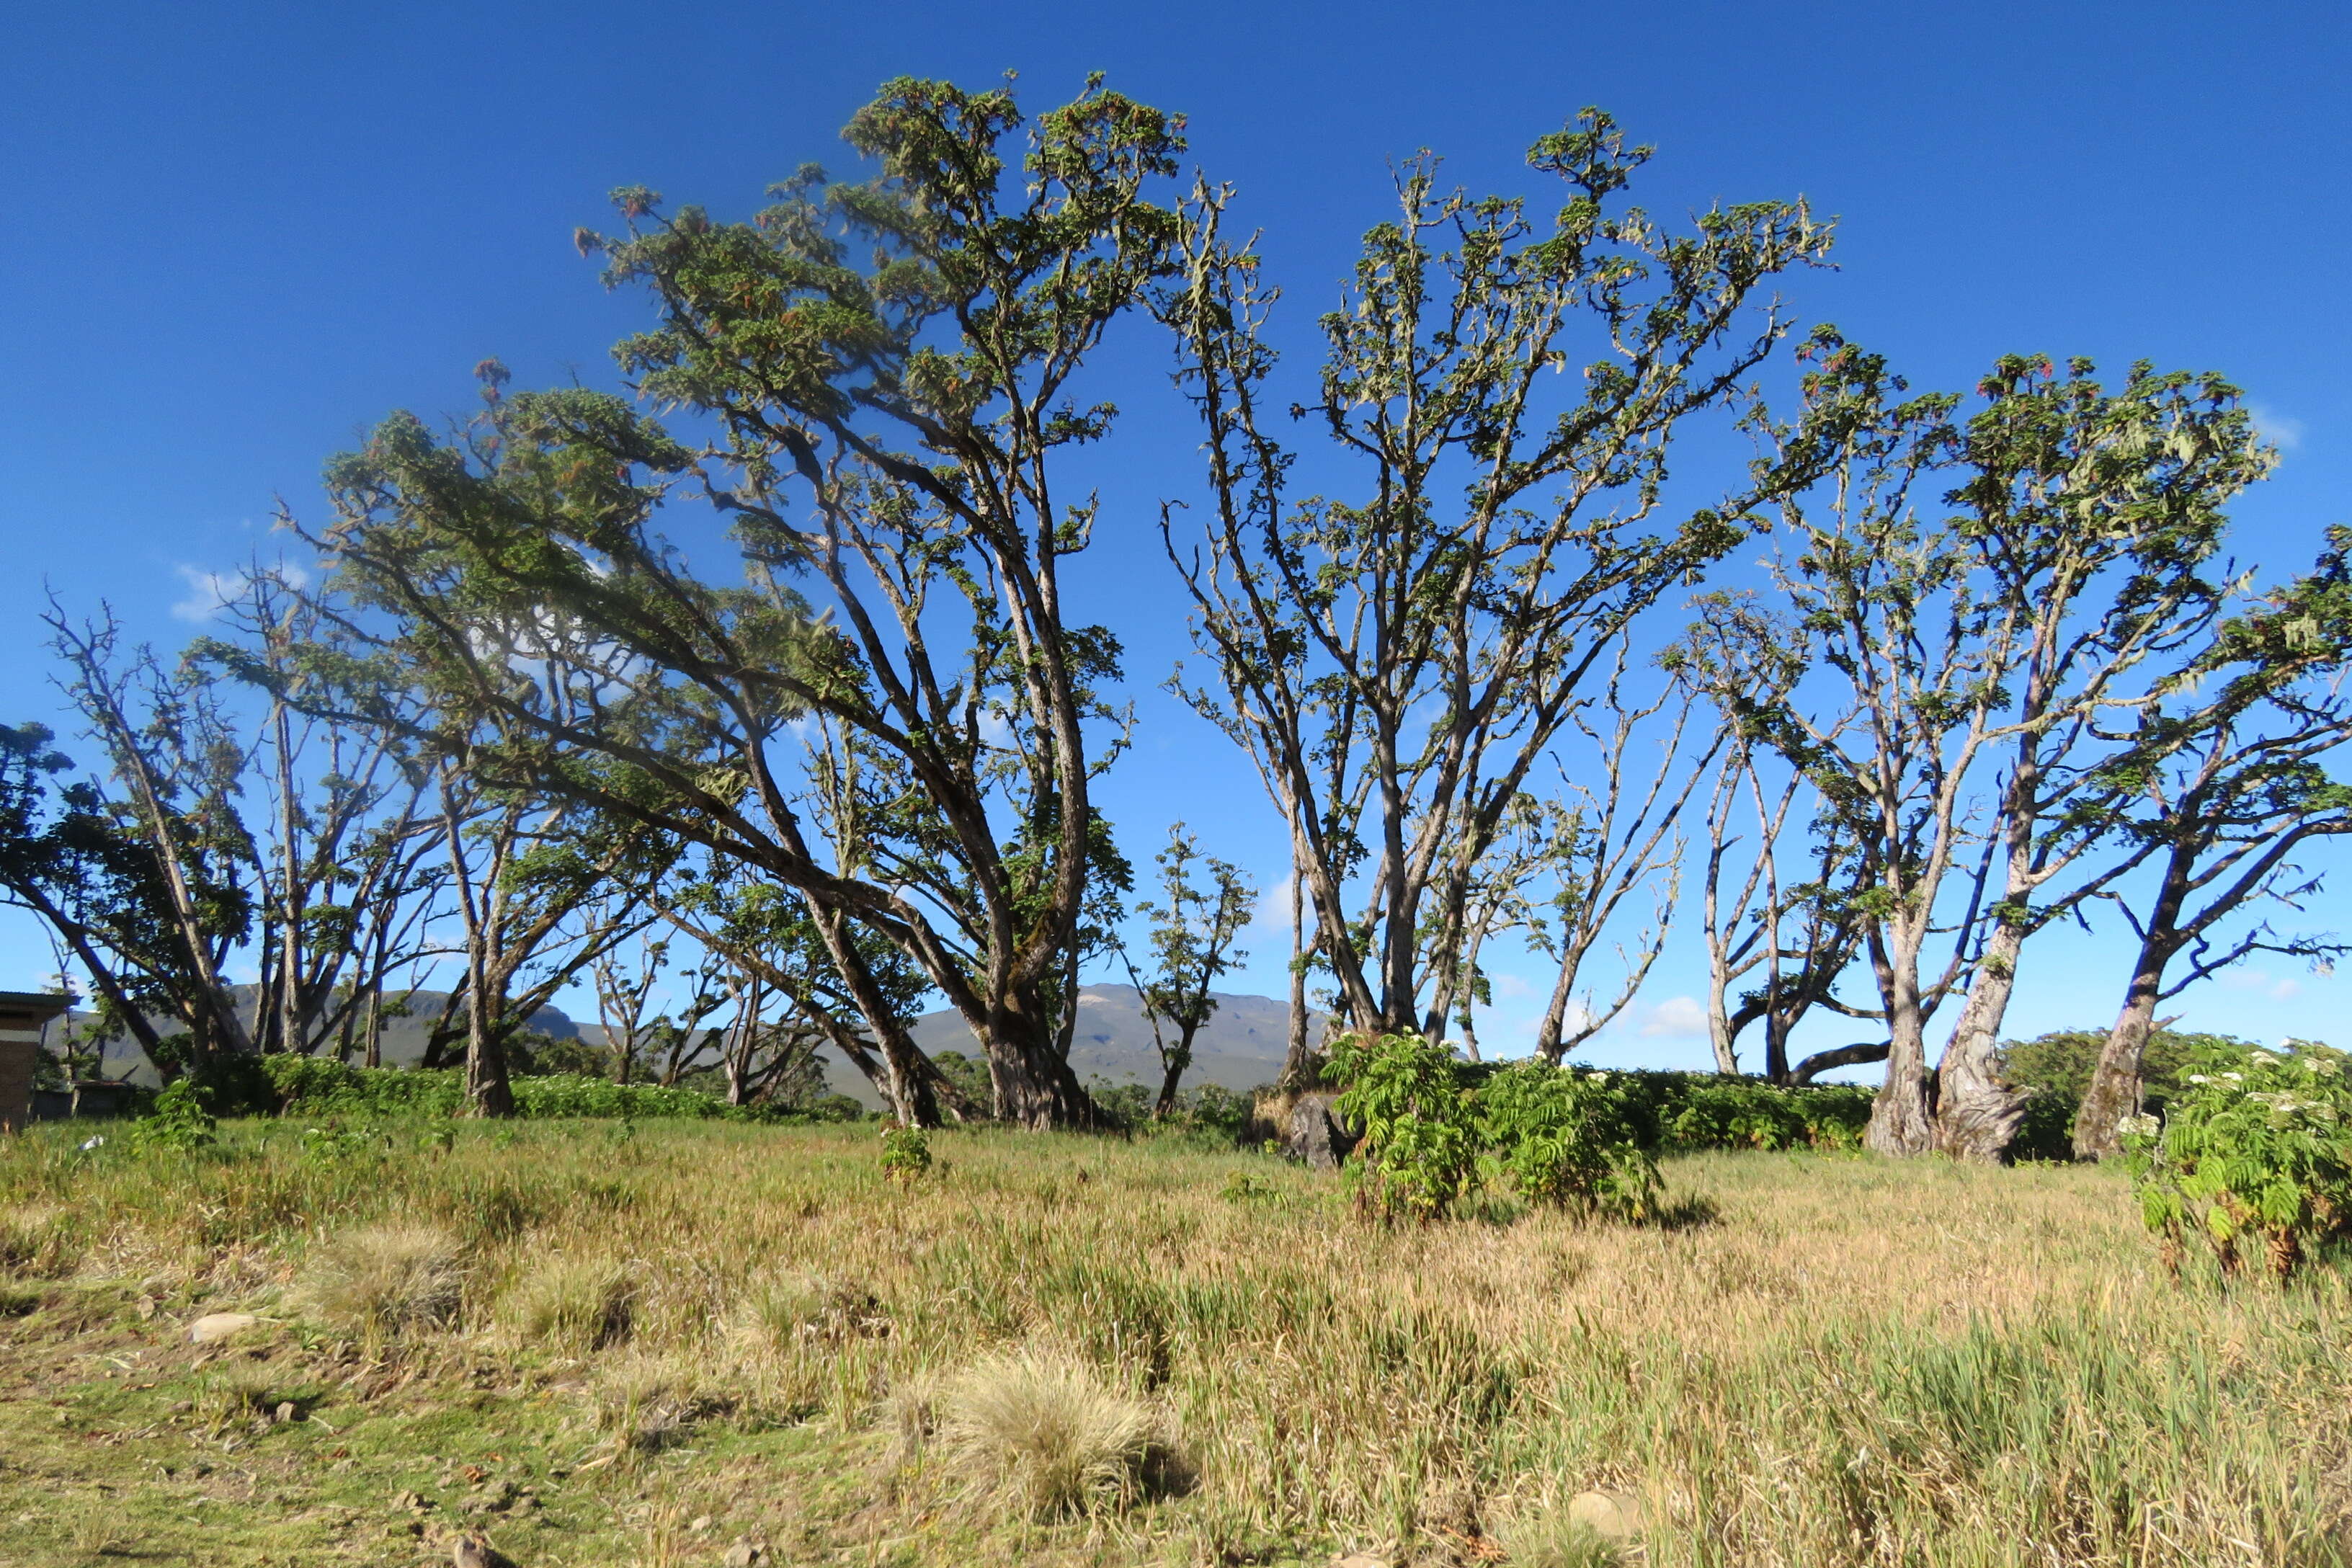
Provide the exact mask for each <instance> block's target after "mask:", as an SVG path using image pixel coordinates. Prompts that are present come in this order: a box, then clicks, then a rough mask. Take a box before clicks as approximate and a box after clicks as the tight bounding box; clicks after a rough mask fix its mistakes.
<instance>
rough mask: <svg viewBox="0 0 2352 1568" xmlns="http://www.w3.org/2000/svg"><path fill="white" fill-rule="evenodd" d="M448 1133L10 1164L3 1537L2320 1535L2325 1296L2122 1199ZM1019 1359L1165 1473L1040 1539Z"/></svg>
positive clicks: (410, 1542) (844, 1137) (923, 1547)
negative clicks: (2205, 1261)
mask: <svg viewBox="0 0 2352 1568" xmlns="http://www.w3.org/2000/svg"><path fill="white" fill-rule="evenodd" d="M442 1129H443V1130H442V1131H436V1130H434V1129H429V1128H426V1127H425V1126H423V1125H422V1124H419V1125H417V1126H415V1127H406V1126H404V1125H403V1124H400V1123H393V1124H390V1126H389V1128H388V1131H387V1133H386V1135H385V1136H383V1137H381V1138H375V1139H371V1140H355V1141H349V1142H336V1143H333V1144H331V1145H321V1144H320V1142H319V1141H317V1140H313V1141H312V1142H311V1145H310V1147H309V1148H308V1149H306V1148H305V1147H304V1145H303V1142H302V1140H301V1135H300V1134H301V1130H300V1128H299V1127H298V1126H293V1125H289V1124H279V1123H268V1122H232V1123H228V1124H226V1125H225V1126H224V1128H223V1130H222V1139H221V1142H220V1144H219V1146H218V1147H217V1148H215V1149H213V1150H209V1151H202V1152H194V1153H186V1154H181V1153H173V1152H164V1151H155V1152H145V1153H137V1154H133V1153H129V1152H122V1151H121V1150H119V1149H117V1148H116V1147H115V1146H113V1145H110V1146H108V1147H106V1148H102V1149H100V1151H98V1152H97V1153H96V1155H95V1156H90V1157H86V1156H82V1155H79V1154H77V1153H76V1152H74V1149H73V1137H72V1134H71V1133H69V1132H68V1131H65V1130H62V1129H55V1128H41V1129H37V1130H36V1131H34V1132H33V1133H32V1134H30V1135H27V1136H26V1137H23V1138H20V1139H17V1140H14V1141H11V1142H8V1143H6V1144H5V1145H0V1258H4V1259H5V1267H0V1301H5V1306H6V1310H5V1311H0V1543H5V1544H0V1560H5V1561H6V1562H7V1563H10V1564H12V1568H13V1565H14V1564H17V1563H22V1564H25V1565H26V1568H48V1565H51V1564H65V1563H112V1562H125V1563H128V1562H146V1563H204V1564H214V1563H217V1564H223V1565H228V1564H236V1565H238V1568H244V1565H247V1564H264V1563H268V1564H281V1565H289V1568H290V1565H293V1564H298V1563H299V1564H304V1565H309V1564H315V1563H354V1564H358V1563H370V1564H373V1563H419V1564H421V1563H427V1562H446V1561H447V1560H448V1549H447V1545H446V1533H447V1532H448V1531H451V1530H452V1529H455V1528H458V1527H464V1526H476V1525H478V1526H481V1527H483V1528H485V1529H486V1530H487V1532H488V1535H489V1537H490V1539H491V1540H492V1542H494V1543H495V1544H496V1545H497V1546H498V1547H499V1549H500V1550H502V1551H504V1552H507V1553H508V1554H509V1556H511V1557H512V1558H513V1559H514V1560H515V1561H516V1562H517V1563H521V1564H524V1565H525V1568H541V1565H542V1564H573V1565H580V1568H586V1565H591V1564H615V1565H617V1564H669V1563H679V1564H685V1563H714V1564H715V1563H717V1562H718V1561H719V1557H720V1556H721V1554H722V1553H723V1552H724V1551H725V1549H726V1546H727V1545H728V1543H729V1542H732V1541H734V1540H736V1539H738V1538H750V1539H756V1540H762V1541H764V1542H767V1544H768V1546H769V1548H770V1550H771V1552H772V1556H773V1560H775V1561H777V1562H780V1563H860V1564H869V1565H879V1564H917V1563H924V1564H928V1563H1005V1564H1012V1563H1023V1564H1029V1563H1041V1564H1052V1563H1071V1564H1075V1563H1134V1564H1146V1563H1149V1564H1161V1563H1168V1564H1178V1563H1181V1564H1212V1563H1216V1564H1223V1563H1269V1564H1271V1563H1314V1564H1318V1565H1319V1564H1322V1563H1328V1561H1329V1560H1330V1559H1331V1557H1332V1556H1334V1555H1335V1554H1337V1553H1339V1552H1365V1553H1368V1554H1370V1555H1372V1556H1374V1557H1375V1558H1376V1559H1378V1560H1381V1561H1384V1562H1391V1563H1400V1564H1402V1563H1424V1564H1440V1563H1495V1562H1505V1561H1517V1562H1520V1563H1538V1562H1563V1563H1564V1562H1570V1561H1579V1562H1581V1561H1591V1562H1594V1563H1601V1562H1606V1561H1608V1560H1609V1549H1608V1548H1606V1547H1605V1546H1603V1545H1602V1544H1601V1542H1598V1541H1597V1539H1594V1538H1590V1537H1588V1536H1586V1535H1585V1534H1583V1533H1582V1532H1581V1531H1576V1530H1572V1529H1570V1528H1569V1527H1568V1525H1567V1514H1568V1510H1569V1506H1570V1500H1572V1499H1573V1498H1574V1497H1575V1496H1576V1495H1577V1494H1579V1493H1580V1492H1584V1491H1589V1490H1602V1491H1607V1492H1610V1493H1612V1495H1615V1496H1619V1497H1626V1498H1632V1499H1637V1500H1639V1502H1640V1510H1639V1511H1640V1512H1641V1514H1642V1516H1643V1519H1644V1521H1645V1524H1644V1529H1643V1535H1642V1537H1641V1538H1640V1541H1639V1542H1638V1551H1636V1552H1624V1553H1622V1554H1621V1555H1622V1561H1624V1562H1627V1563H1633V1562H1640V1563H1646V1564H1653V1565H1669V1564H1691V1565H1697V1564H1725V1565H1729V1564H1743V1565H1744V1564H1751V1563H1757V1564H1787V1565H1789V1568H1814V1565H1817V1564H1827V1565H1835V1564H1848V1563H1852V1564H1872V1565H1876V1564H1890V1565H1893V1564H1918V1565H1920V1568H1930V1565H1932V1568H1970V1565H1975V1564H1988V1565H1989V1564H1996V1563H1998V1564H2009V1563H2016V1564H2075V1563H2084V1564H2100V1563H2167V1564H2173V1563H2177V1564H2183V1565H2186V1564H2199V1565H2204V1564H2224V1563H2246V1564H2255V1563H2262V1564H2270V1563H2338V1562H2342V1561H2344V1560H2345V1557H2346V1552H2345V1549H2344V1536H2343V1533H2342V1532H2343V1529H2344V1523H2345V1519H2346V1514H2347V1460H2352V1357H2347V1350H2348V1349H2352V1346H2347V1325H2352V1291H2347V1283H2346V1280H2345V1278H2344V1276H2343V1275H2342V1273H2341V1272H2339V1271H2337V1270H2334V1269H2325V1270H2320V1271H2317V1272H2315V1275H2314V1276H2313V1277H2312V1278H2311V1279H2309V1280H2308V1281H2307V1282H2305V1283H2300V1284H2298V1285H2296V1286H2294V1287H2293V1288H2290V1289H2284V1290H2282V1289H2276V1288H2273V1287H2270V1286H2242V1287H2239V1288H2236V1289H2232V1290H2231V1291H2228V1292H2224V1291H2222V1290H2221V1289H2214V1288H2204V1287H2191V1288H2187V1289H2182V1288H2177V1287H2174V1286H2172V1285H2170V1284H2169V1283H2168V1282H2167V1281H2165V1280H2164V1279H2162V1277H2161V1276H2160V1274H2159V1273H2158V1271H2157V1270H2156V1269H2155V1268H2153V1261H2152V1253H2151V1250H2150V1248H2149V1247H2148V1244H2147V1240H2146V1238H2145V1237H2143V1236H2142V1235H2141V1234H2140V1233H2139V1230H2138V1226H2137V1218H2136V1216H2135V1212H2134V1210H2133V1207H2132V1205H2131V1203H2130V1201H2129V1196H2128V1194H2127V1193H2126V1190H2125V1187H2124V1185H2123V1183H2122V1182H2121V1180H2120V1178H2119V1177H2118V1176H2116V1174H2115V1173H2112V1172H2107V1171H2101V1170H2096V1169H2090V1168H2079V1169H2078V1168H2058V1167H2029V1168H2021V1169H2017V1170H2011V1171H1987V1170H1978V1169H1972V1168H1962V1167H1956V1166H1952V1165H1949V1164H1946V1163H1937V1162H1922V1163H1910V1164H1891V1163H1881V1162H1877V1161H1874V1160H1868V1159H1864V1158H1859V1157H1844V1156H1824V1155H1812V1154H1739V1155H1708V1156H1697V1157H1691V1158H1685V1159H1679V1160H1675V1161H1671V1162H1669V1163H1668V1165H1667V1177H1668V1182H1669V1185H1670V1189H1671V1194H1672V1196H1673V1197H1674V1198H1675V1199H1678V1200H1684V1201H1683V1203H1682V1205H1681V1207H1680V1208H1679V1210H1678V1212H1681V1213H1684V1214H1685V1215H1705V1214H1706V1213H1708V1212H1710V1210H1711V1212H1712V1214H1713V1215H1714V1217H1713V1218H1712V1220H1710V1221H1706V1222H1705V1223H1697V1224H1692V1225H1688V1226H1683V1227H1681V1228H1645V1229H1628V1228H1623V1227H1601V1226H1593V1227H1579V1226H1575V1225H1572V1224H1570V1223H1569V1222H1567V1221H1565V1220H1562V1219H1559V1218H1557V1217H1554V1216H1550V1215H1516V1214H1514V1213H1512V1212H1511V1211H1509V1210H1508V1209H1507V1208H1492V1207H1490V1208H1489V1209H1488V1210H1486V1211H1484V1212H1483V1214H1482V1217H1480V1218H1478V1219H1475V1220H1468V1221H1463V1222H1459V1223H1455V1224H1453V1225H1447V1226H1433V1227H1430V1228H1427V1229H1414V1228H1411V1227H1404V1228H1400V1229H1396V1230H1381V1229H1377V1228H1371V1227H1367V1226H1361V1225H1359V1224H1357V1223H1355V1222H1354V1221H1352V1220H1351V1219H1350V1218H1349V1215H1348V1209H1347V1205H1346V1202H1345V1197H1344V1193H1343V1190H1342V1188H1341V1187H1340V1185H1339V1183H1338V1182H1337V1181H1336V1180H1334V1179H1331V1178H1328V1177H1318V1176H1316V1175H1313V1174H1311V1173H1307V1172H1305V1171H1301V1170H1296V1169H1293V1168H1290V1167H1287V1166H1285V1165H1282V1164H1280V1163H1276V1162H1273V1161H1270V1160H1267V1159H1265V1158H1263V1157H1261V1156H1255V1155H1244V1154H1234V1153H1226V1152H1213V1151H1210V1150H1207V1149H1203V1148H1200V1147H1188V1146H1185V1145H1184V1144H1182V1143H1181V1142H1174V1141H1169V1142H1133V1143H1123V1142H1114V1141H1102V1140H1088V1139H1080V1138H1061V1137H1039V1136H1034V1135H1024V1134H1013V1133H1001V1132H967V1133H950V1134H938V1135H935V1136H934V1138H933V1142H932V1149H933V1152H934V1155H935V1157H936V1160H937V1164H936V1166H935V1168H934V1170H933V1171H932V1173H929V1174H928V1175H926V1176H924V1177H922V1178H921V1179H919V1180H918V1181H915V1182H913V1183H911V1184H894V1183H892V1182H891V1181H889V1180H888V1179H887V1178H886V1176H885V1175H884V1173H883V1172H882V1171H881V1169H880V1167H879V1160H878V1149H877V1140H876V1139H875V1136H874V1133H873V1131H872V1129H870V1128H859V1127H854V1126H850V1127H787V1128H772V1127H761V1126H753V1125H742V1124H737V1123H725V1122H698V1123H683V1122H672V1123H660V1124H641V1125H638V1126H636V1127H635V1128H634V1129H631V1128H627V1127H625V1126H595V1125H583V1124H579V1123H570V1124H565V1123H556V1122H545V1123H530V1124H527V1125H523V1126H520V1127H513V1128H498V1129H491V1128H484V1127H479V1126H474V1125H460V1126H459V1127H458V1128H457V1131H456V1136H455V1137H454V1139H449V1138H446V1136H445V1135H444V1132H445V1131H446V1123H445V1124H442ZM1701 1198H1703V1199H1705V1200H1706V1202H1705V1203H1704V1204H1701V1203H1696V1202H1692V1201H1690V1200H1696V1199H1701ZM419 1281H422V1283H419ZM355 1282H356V1283H355ZM386 1302H389V1303H391V1305H389V1306H387V1305H384V1303H386ZM416 1302H423V1303H425V1306H415V1305H413V1304H414V1303H416ZM428 1308H429V1310H427V1309H428ZM226 1310H241V1311H249V1312H253V1313H255V1314H257V1316H259V1317H260V1318H261V1319H262V1320H263V1321H262V1322H261V1323H259V1324H258V1325H257V1327H255V1328H254V1329H252V1330H248V1331H246V1332H245V1333H244V1334H242V1335H239V1336H237V1337H236V1339H233V1340H231V1341H229V1342H225V1343H224V1344H220V1345H213V1346H194V1345H190V1344H188V1343H187V1342H186V1336H185V1325H186V1324H187V1323H188V1322H189V1321H192V1320H194V1318H196V1317H198V1316H201V1315H203V1314H205V1313H207V1312H214V1311H226ZM1010 1365H1022V1366H1028V1367H1033V1368H1034V1367H1038V1366H1043V1367H1047V1368H1062V1369H1075V1370H1074V1373H1073V1374H1072V1376H1070V1377H1064V1376H1063V1374H1062V1373H1058V1372H1057V1373H1052V1374H1051V1375H1044V1376H1039V1375H1031V1382H1032V1383H1034V1384H1042V1385H1044V1386H1045V1387H1046V1388H1047V1390H1048V1392H1050V1391H1051V1390H1052V1389H1053V1388H1056V1387H1060V1386H1062V1385H1063V1384H1072V1385H1073V1386H1083V1388H1084V1389H1085V1390H1086V1391H1087V1393H1086V1397H1087V1399H1089V1400H1095V1401H1097V1402H1099V1403H1102V1404H1103V1405H1104V1408H1106V1409H1109V1410H1111V1411H1113V1412H1114V1414H1117V1415H1118V1420H1117V1421H1116V1422H1113V1423H1112V1425H1114V1426H1118V1427H1119V1431H1120V1432H1121V1433H1126V1434H1129V1436H1122V1437H1121V1438H1120V1441H1122V1442H1130V1441H1131V1432H1130V1428H1131V1429H1132V1430H1133V1431H1140V1430H1141V1429H1142V1425H1141V1424H1143V1423H1146V1422H1147V1420H1148V1425H1149V1426H1150V1431H1151V1432H1152V1434H1153V1436H1152V1438H1151V1443H1152V1444H1153V1445H1156V1446H1158V1447H1164V1448H1165V1449H1166V1450H1167V1454H1166V1458H1168V1459H1169V1461H1170V1462H1169V1463H1168V1464H1166V1465H1165V1466H1164V1467H1161V1468H1159V1469H1156V1470H1154V1471H1153V1472H1152V1474H1151V1476H1150V1478H1149V1481H1150V1484H1144V1481H1143V1480H1141V1479H1139V1480H1137V1481H1135V1483H1134V1484H1129V1483H1128V1482H1127V1481H1125V1480H1118V1481H1117V1484H1112V1482H1111V1481H1103V1482H1101V1483H1100V1484H1097V1482H1096V1481H1095V1480H1088V1481H1087V1483H1086V1487H1085V1488H1084V1489H1083V1490H1084V1494H1085V1495H1084V1500H1083V1506H1080V1505H1079V1504H1078V1503H1075V1502H1073V1503H1069V1504H1068V1505H1067V1506H1063V1505H1062V1504H1061V1503H1060V1502H1057V1503H1056V1505H1055V1506H1052V1507H1045V1506H1040V1504H1039V1500H1038V1493H1037V1485H1038V1483H1037V1481H1036V1479H1035V1477H1036V1475H1037V1474H1038V1473H1040V1472H1039V1471H1038V1470H1037V1468H1035V1467H1034V1466H1032V1467H1031V1468H1029V1469H1028V1470H1026V1471H1023V1470H1022V1468H1021V1462H1020V1461H1019V1457H1018V1456H1017V1455H1015V1454H1012V1453H1007V1454H1005V1455H1002V1456H999V1458H1001V1459H1002V1460H1003V1463H1001V1464H997V1465H992V1464H991V1463H989V1462H988V1456H987V1454H986V1453H984V1452H975V1451H974V1449H973V1447H972V1446H973V1445H974V1444H984V1443H985V1442H986V1441H988V1439H987V1438H986V1437H985V1435H984V1433H985V1430H986V1429H988V1424H987V1423H978V1422H975V1421H974V1420H972V1419H971V1418H970V1417H969V1415H967V1416H966V1417H964V1418H963V1419H962V1421H961V1425H959V1424H958V1421H957V1418H956V1414H955V1413H956V1411H957V1410H959V1409H963V1410H967V1411H968V1410H969V1409H970V1408H971V1404H970V1402H971V1399H972V1398H973V1397H974V1396H973V1394H972V1392H971V1378H972V1377H973V1376H974V1375H975V1369H985V1368H986V1367H989V1366H1010ZM959 1400H961V1401H964V1402H965V1403H964V1404H963V1405H958V1404H957V1401H959ZM287 1405H291V1406H292V1409H291V1410H290V1411H289V1412H288V1414H289V1415H291V1417H292V1418H291V1419H288V1420H283V1421H280V1420H278V1419H276V1417H277V1415H278V1412H279V1410H280V1409H281V1407H284V1406H287ZM935 1408H936V1410H937V1411H938V1412H939V1414H938V1415H937V1416H936V1417H934V1416H933V1415H930V1414H928V1413H929V1412H931V1411H933V1410H934V1409H935ZM1130 1414H1131V1415H1132V1417H1133V1418H1132V1419H1129V1415H1130ZM1053 1416H1054V1412H1053V1411H1052V1410H1051V1409H1048V1410H1046V1411H1045V1412H1044V1413H1043V1414H1038V1415H1024V1416H1023V1417H1022V1419H1021V1421H1019V1422H1017V1423H1016V1422H1011V1421H1010V1420H1009V1419H999V1420H997V1422H996V1426H998V1427H1000V1428H1003V1427H1008V1426H1019V1427H1020V1429H1021V1430H1023V1431H1034V1430H1037V1429H1039V1428H1040V1426H1041V1424H1043V1425H1044V1426H1050V1425H1051V1420H1050V1419H1049V1418H1051V1417H1053ZM935 1418H936V1420H937V1421H938V1423H939V1424H940V1426H939V1430H940V1436H937V1437H932V1438H929V1440H926V1433H927V1432H928V1431H929V1426H930V1423H931V1422H932V1421H933V1420H934V1419H935ZM1104 1419H1108V1417H1105V1418H1104ZM975 1434H981V1435H978V1436H975ZM1024 1440H1026V1439H1024ZM1158 1447H1155V1450H1154V1451H1155V1452H1157V1451H1158ZM1105 1451H1106V1452H1108V1451H1110V1450H1109V1449H1108V1447H1107V1448H1106V1450H1105ZM1121 1451H1122V1452H1124V1451H1125V1450H1121ZM1137 1452H1140V1450H1137ZM1113 1458H1115V1459H1116V1458H1118V1455H1117V1454H1114V1455H1113ZM1105 1463H1106V1464H1108V1463H1109V1461H1105ZM1118 1463H1119V1464H1125V1463H1126V1461H1125V1460H1124V1459H1119V1460H1118ZM1090 1473H1091V1472H1090ZM1101 1474H1102V1475H1105V1476H1110V1477H1112V1478H1113V1479H1114V1480H1116V1479H1117V1478H1118V1477H1119V1476H1126V1475H1129V1474H1130V1472H1129V1471H1127V1470H1121V1469H1116V1468H1115V1467H1114V1468H1110V1469H1102V1470H1101ZM1132 1474H1134V1475H1135V1476H1139V1477H1140V1476H1141V1475H1142V1472H1141V1471H1140V1470H1136V1471H1133V1472H1132ZM1057 1484H1058V1483H1057ZM410 1494H414V1496H413V1497H412V1496H411V1495H410ZM1073 1496H1076V1493H1075V1492H1074V1493H1073ZM469 1508H470V1509H472V1510H476V1511H470V1512H469V1511H467V1510H468V1509H469ZM698 1524H699V1525H700V1528H699V1529H698V1528H697V1525H698ZM1503 1543H1509V1546H1510V1547H1516V1549H1517V1556H1516V1557H1508V1558H1507V1557H1506V1556H1505V1555H1504V1554H1505V1552H1507V1550H1508V1548H1507V1546H1506V1545H1505V1544H1503Z"/></svg>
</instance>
